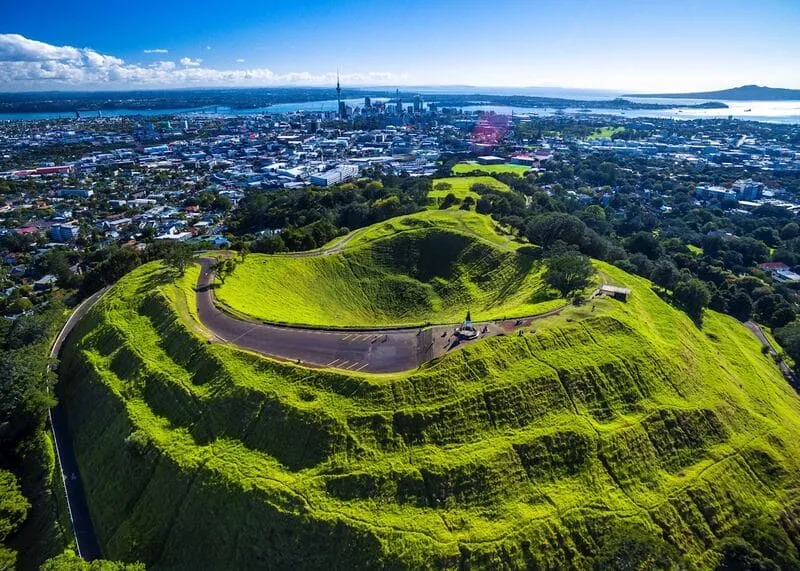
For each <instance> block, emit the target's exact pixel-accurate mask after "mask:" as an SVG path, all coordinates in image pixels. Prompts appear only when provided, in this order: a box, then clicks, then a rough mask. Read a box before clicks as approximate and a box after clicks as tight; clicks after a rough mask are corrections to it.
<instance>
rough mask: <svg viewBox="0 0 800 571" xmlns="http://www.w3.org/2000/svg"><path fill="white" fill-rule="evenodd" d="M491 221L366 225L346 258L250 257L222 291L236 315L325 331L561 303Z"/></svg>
mask: <svg viewBox="0 0 800 571" xmlns="http://www.w3.org/2000/svg"><path fill="white" fill-rule="evenodd" d="M517 246H518V244H517V243H515V242H513V241H512V239H511V237H510V236H508V235H506V234H504V233H503V232H502V229H500V228H498V227H497V226H496V224H495V223H494V222H493V221H492V220H491V218H490V217H488V216H484V215H480V214H475V213H473V212H469V211H463V210H448V211H438V210H436V211H426V212H422V213H420V214H415V215H411V216H406V217H403V218H399V219H392V220H390V221H387V222H385V223H380V224H376V225H374V226H372V227H369V228H365V229H363V230H362V231H359V232H358V233H356V235H355V236H354V237H353V238H352V239H351V240H349V241H348V242H347V244H346V245H345V247H344V248H343V250H342V251H341V252H340V253H337V254H334V255H326V256H313V257H290V256H280V255H279V256H267V255H261V254H250V255H249V256H248V257H247V259H246V260H245V262H244V264H241V265H240V266H239V267H238V268H237V269H236V271H235V272H234V273H233V275H232V276H231V277H229V278H228V279H227V280H226V281H225V283H224V284H223V285H221V286H220V287H219V288H218V289H217V290H216V296H217V299H218V300H219V301H220V302H221V303H223V304H224V305H225V306H227V307H229V308H230V309H231V310H233V312H235V313H239V314H245V315H250V316H252V317H255V318H258V319H261V320H265V321H272V322H281V323H294V324H303V325H317V326H338V327H349V326H376V325H397V324H410V325H416V324H422V323H425V322H432V323H454V322H458V321H460V320H461V319H462V318H463V316H464V314H466V312H467V310H471V311H472V315H473V318H474V319H476V320H480V319H497V318H500V317H504V316H507V317H520V316H525V315H532V314H536V313H543V312H545V311H549V310H550V309H553V308H554V307H558V306H559V305H561V304H563V303H564V301H563V300H560V299H559V298H558V296H557V295H556V294H555V293H554V292H553V291H551V290H549V289H548V288H547V287H546V286H545V285H544V284H543V282H542V279H541V274H542V271H543V268H542V265H541V263H540V262H538V261H535V260H533V259H532V258H531V257H529V255H527V254H520V253H518V252H517V250H516V247H517Z"/></svg>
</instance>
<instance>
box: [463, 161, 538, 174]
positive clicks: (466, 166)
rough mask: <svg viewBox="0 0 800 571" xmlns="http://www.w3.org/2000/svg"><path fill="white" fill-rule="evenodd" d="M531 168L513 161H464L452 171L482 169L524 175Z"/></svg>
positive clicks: (487, 171) (489, 172)
mask: <svg viewBox="0 0 800 571" xmlns="http://www.w3.org/2000/svg"><path fill="white" fill-rule="evenodd" d="M529 170H531V168H530V167H526V166H525V165H514V164H511V163H505V164H501V165H480V164H478V163H476V162H463V163H458V164H457V165H455V166H454V167H453V171H452V172H453V174H467V173H471V172H473V171H480V172H485V173H487V174H501V173H510V174H515V175H518V176H523V175H524V174H525V173H526V172H528V171H529Z"/></svg>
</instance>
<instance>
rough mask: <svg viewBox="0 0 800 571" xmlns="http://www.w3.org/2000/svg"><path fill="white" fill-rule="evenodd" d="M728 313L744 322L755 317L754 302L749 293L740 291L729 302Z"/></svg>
mask: <svg viewBox="0 0 800 571" xmlns="http://www.w3.org/2000/svg"><path fill="white" fill-rule="evenodd" d="M728 312H729V313H730V314H731V315H733V316H734V317H736V318H737V319H740V320H742V321H747V320H748V319H750V317H751V316H752V315H753V300H752V299H750V296H749V295H747V292H744V291H742V290H738V291H737V292H736V293H735V294H733V296H732V297H731V298H730V301H728Z"/></svg>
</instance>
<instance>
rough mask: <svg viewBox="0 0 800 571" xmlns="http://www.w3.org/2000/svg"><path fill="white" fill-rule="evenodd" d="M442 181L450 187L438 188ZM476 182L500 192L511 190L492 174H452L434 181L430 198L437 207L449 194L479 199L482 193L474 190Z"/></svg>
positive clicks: (460, 197)
mask: <svg viewBox="0 0 800 571" xmlns="http://www.w3.org/2000/svg"><path fill="white" fill-rule="evenodd" d="M442 183H443V184H445V185H449V187H450V188H445V189H438V188H437V185H441V184H442ZM475 184H483V185H485V186H488V187H490V188H493V189H494V190H496V191H498V192H510V191H511V189H510V188H509V187H508V185H507V184H505V183H503V182H500V181H499V180H497V179H496V178H493V177H490V176H451V177H445V178H437V179H435V180H434V181H433V190H431V191H430V192H429V193H428V199H429V200H430V202H431V205H432V206H433V207H435V208H438V207H439V205H440V204H441V202H442V200H444V198H445V197H446V196H447V195H448V194H452V195H453V196H455V197H456V198H457V199H459V200H464V199H465V198H466V197H468V196H471V197H472V198H473V199H475V200H476V201H477V200H478V199H479V198H480V195H479V194H478V193H477V192H473V191H472V186H473V185H475Z"/></svg>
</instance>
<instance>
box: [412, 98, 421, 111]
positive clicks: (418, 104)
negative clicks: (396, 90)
mask: <svg viewBox="0 0 800 571" xmlns="http://www.w3.org/2000/svg"><path fill="white" fill-rule="evenodd" d="M414 113H422V97H421V96H419V95H417V96H416V97H414Z"/></svg>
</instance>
